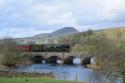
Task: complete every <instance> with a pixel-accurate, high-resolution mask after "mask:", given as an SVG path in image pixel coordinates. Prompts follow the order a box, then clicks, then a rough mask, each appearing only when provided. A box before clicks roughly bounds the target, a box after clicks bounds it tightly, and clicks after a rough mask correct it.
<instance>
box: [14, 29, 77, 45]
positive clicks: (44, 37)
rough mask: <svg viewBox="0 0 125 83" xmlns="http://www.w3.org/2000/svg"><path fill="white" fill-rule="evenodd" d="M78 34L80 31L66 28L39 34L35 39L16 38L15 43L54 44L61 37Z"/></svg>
mask: <svg viewBox="0 0 125 83" xmlns="http://www.w3.org/2000/svg"><path fill="white" fill-rule="evenodd" d="M75 33H78V31H77V30H76V29H74V28H72V27H64V28H62V29H59V30H56V31H54V32H52V33H43V34H38V35H35V36H33V37H27V38H15V41H16V42H18V43H19V44H29V43H34V42H35V43H37V44H41V43H48V42H50V41H51V42H52V41H54V40H56V39H58V38H59V37H62V36H63V37H66V36H69V35H72V34H75Z"/></svg>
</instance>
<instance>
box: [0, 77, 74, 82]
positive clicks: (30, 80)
mask: <svg viewBox="0 0 125 83" xmlns="http://www.w3.org/2000/svg"><path fill="white" fill-rule="evenodd" d="M0 83H75V82H72V81H59V80H54V79H45V78H4V77H0Z"/></svg>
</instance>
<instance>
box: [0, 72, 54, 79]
mask: <svg viewBox="0 0 125 83" xmlns="http://www.w3.org/2000/svg"><path fill="white" fill-rule="evenodd" d="M0 77H41V78H55V76H54V74H53V73H27V72H16V71H0Z"/></svg>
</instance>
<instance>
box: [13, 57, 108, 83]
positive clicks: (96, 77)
mask: <svg viewBox="0 0 125 83" xmlns="http://www.w3.org/2000/svg"><path fill="white" fill-rule="evenodd" d="M73 62H74V64H75V65H59V64H43V63H41V64H31V65H24V66H21V70H22V71H23V72H38V73H54V75H55V77H56V79H57V80H71V81H75V80H78V81H79V82H86V83H105V82H106V79H105V75H103V74H102V73H99V72H97V71H94V70H93V69H88V68H85V67H84V66H83V65H80V60H79V59H78V58H76V59H74V60H73ZM15 70H16V71H18V70H20V68H19V67H17V68H15Z"/></svg>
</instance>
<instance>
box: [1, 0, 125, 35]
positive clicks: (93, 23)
mask: <svg viewBox="0 0 125 83" xmlns="http://www.w3.org/2000/svg"><path fill="white" fill-rule="evenodd" d="M124 25H125V0H0V37H6V36H12V37H31V36H33V35H35V34H40V33H48V32H52V31H55V30H58V29H60V28H63V27H74V28H76V29H77V30H79V31H85V30H87V29H93V30H95V29H104V28H109V27H116V26H124Z"/></svg>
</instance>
